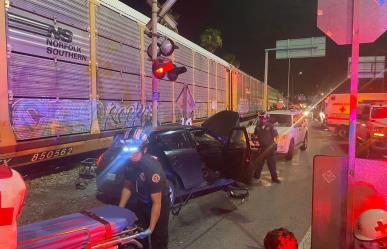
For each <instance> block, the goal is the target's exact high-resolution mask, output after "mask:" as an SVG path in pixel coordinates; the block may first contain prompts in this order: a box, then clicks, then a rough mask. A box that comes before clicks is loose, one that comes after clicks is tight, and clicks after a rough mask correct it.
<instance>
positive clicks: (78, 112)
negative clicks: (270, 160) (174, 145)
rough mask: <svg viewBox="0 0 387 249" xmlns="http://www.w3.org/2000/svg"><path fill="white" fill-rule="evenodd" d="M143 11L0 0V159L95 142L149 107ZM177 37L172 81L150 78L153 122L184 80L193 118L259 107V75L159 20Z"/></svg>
mask: <svg viewBox="0 0 387 249" xmlns="http://www.w3.org/2000/svg"><path fill="white" fill-rule="evenodd" d="M148 21H149V18H148V17H146V16H144V15H142V14H141V13H139V12H137V11H136V10H134V9H132V8H130V7H129V6H127V5H125V4H123V3H121V2H119V1H118V0H44V1H43V0H10V1H9V0H0V163H7V164H8V165H11V166H13V167H16V166H22V165H28V164H33V163H36V162H41V161H46V160H51V159H57V158H60V157H65V156H70V155H75V154H80V153H85V152H89V151H93V150H99V149H104V148H106V147H108V146H109V145H110V143H111V140H112V139H111V138H112V136H113V135H114V133H115V132H117V131H118V130H120V129H123V128H127V127H132V126H139V125H142V124H144V122H145V121H146V120H148V119H149V118H150V115H151V99H152V91H151V77H152V71H151V61H149V60H148V56H147V54H146V49H147V47H148V45H149V44H150V42H151V39H150V38H149V37H148V36H146V35H144V30H145V24H146V23H147V22H148ZM159 33H161V34H162V35H165V36H167V37H169V38H171V39H172V40H173V41H174V42H175V43H176V44H177V45H178V46H179V49H177V50H176V51H175V53H174V58H173V59H174V61H175V63H176V64H177V65H184V66H185V67H186V68H187V72H186V73H184V74H182V75H180V76H179V78H178V80H177V81H176V82H169V81H165V80H160V81H159V91H160V102H159V110H158V118H159V122H160V123H161V124H165V123H175V122H176V121H178V120H179V119H180V117H181V112H180V110H179V108H178V107H177V106H176V98H177V96H178V94H179V93H180V91H181V90H182V88H183V86H184V85H185V84H186V85H188V86H189V88H190V90H191V93H192V95H193V97H194V99H195V101H196V107H195V110H194V122H199V121H201V120H204V119H206V118H207V117H209V116H210V115H212V114H214V113H216V112H218V111H221V110H224V109H226V108H227V109H232V110H236V111H239V112H240V113H241V115H242V117H248V116H251V115H253V114H255V113H256V111H257V110H261V109H262V105H263V83H262V82H260V81H259V80H257V79H254V78H253V77H251V76H249V75H247V74H245V73H243V72H242V71H240V70H237V69H236V68H234V67H232V66H231V65H230V64H229V63H227V62H225V61H224V60H222V59H221V58H219V57H217V56H215V55H213V54H211V53H210V52H208V51H206V50H205V49H203V48H201V47H200V46H198V45H196V44H194V43H192V42H190V41H189V40H187V39H185V38H184V37H182V36H180V35H178V34H176V33H174V32H172V31H171V30H169V29H167V28H165V27H163V26H161V25H159Z"/></svg>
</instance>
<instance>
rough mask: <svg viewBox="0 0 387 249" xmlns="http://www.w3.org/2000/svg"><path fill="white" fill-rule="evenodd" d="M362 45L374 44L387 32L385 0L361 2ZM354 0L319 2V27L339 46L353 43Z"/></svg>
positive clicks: (322, 0)
mask: <svg viewBox="0 0 387 249" xmlns="http://www.w3.org/2000/svg"><path fill="white" fill-rule="evenodd" d="M359 4H360V6H359V10H360V13H359V25H360V27H359V28H360V31H359V39H360V43H371V42H374V41H375V40H376V39H377V38H378V37H379V36H381V35H382V34H383V33H384V32H385V31H386V30H387V4H386V3H385V0H362V1H360V2H359ZM352 9H353V0H319V1H318V10H317V26H318V27H319V29H321V31H323V32H324V33H325V34H326V35H327V36H328V37H330V38H331V39H332V40H333V41H335V42H336V43H337V44H338V45H346V44H351V42H352V15H353V12H352Z"/></svg>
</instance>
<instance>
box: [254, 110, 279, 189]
mask: <svg viewBox="0 0 387 249" xmlns="http://www.w3.org/2000/svg"><path fill="white" fill-rule="evenodd" d="M254 136H255V139H256V140H257V141H258V143H259V147H260V150H261V153H260V155H259V157H258V158H257V160H256V161H257V163H258V164H257V168H256V171H255V174H254V177H255V178H256V179H259V178H261V172H262V168H263V165H264V164H265V161H267V165H268V167H269V171H270V175H271V180H272V181H273V182H274V183H280V182H281V181H280V180H279V179H278V175H277V168H276V155H275V153H276V151H277V144H276V141H275V140H276V139H277V136H278V132H277V130H276V129H275V127H274V125H273V124H272V123H270V122H269V115H268V114H267V113H266V112H261V113H260V114H259V122H258V124H257V126H256V127H255V130H254Z"/></svg>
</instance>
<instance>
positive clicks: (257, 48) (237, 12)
mask: <svg viewBox="0 0 387 249" xmlns="http://www.w3.org/2000/svg"><path fill="white" fill-rule="evenodd" d="M121 1H122V2H125V3H126V4H128V5H129V6H131V7H132V8H134V9H136V10H138V11H140V12H142V13H144V14H146V15H147V16H150V7H149V6H148V5H147V4H146V0H121ZM173 10H174V11H175V12H177V13H178V14H180V15H181V17H180V19H179V20H178V23H179V26H178V29H179V33H180V34H181V35H182V36H184V37H186V38H188V39H189V40H191V41H193V42H195V43H197V44H200V34H201V32H202V31H203V30H204V29H206V28H208V27H213V28H217V29H219V30H220V31H221V32H222V36H223V48H222V49H220V50H218V51H216V52H215V54H216V55H218V56H220V57H222V55H224V54H225V53H228V52H229V53H233V54H235V55H236V56H237V58H238V59H239V60H240V62H241V67H240V69H241V70H243V71H245V72H246V73H248V74H250V75H252V76H254V77H256V78H258V79H260V80H262V81H263V78H264V77H263V76H264V49H265V48H273V47H275V42H276V40H285V39H298V38H307V37H318V36H323V33H322V32H321V31H320V30H319V29H318V28H317V18H316V13H317V0H239V1H235V0H179V1H178V2H177V3H176V4H175V5H174V7H173ZM360 53H361V56H376V55H387V34H384V35H383V36H382V37H380V38H379V39H378V40H377V42H376V43H375V44H372V45H362V46H361V50H360ZM350 54H351V47H350V46H337V45H335V43H334V42H333V41H331V40H330V39H328V38H327V52H326V57H321V58H309V59H294V60H292V62H291V73H292V75H293V82H294V94H297V93H304V94H312V93H314V92H316V91H317V90H318V88H322V89H324V88H329V87H330V86H333V85H336V84H337V83H338V82H340V81H341V80H343V79H344V78H346V75H347V61H348V57H350ZM269 70H270V71H269V84H270V85H272V86H273V87H275V88H277V89H279V90H281V91H283V92H284V93H285V94H286V91H287V90H286V89H287V78H288V75H287V72H288V60H276V59H275V55H274V53H272V55H271V56H270V62H269ZM300 71H302V75H299V72H300Z"/></svg>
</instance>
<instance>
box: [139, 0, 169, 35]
mask: <svg viewBox="0 0 387 249" xmlns="http://www.w3.org/2000/svg"><path fill="white" fill-rule="evenodd" d="M176 1H177V0H167V1H166V2H165V3H164V4H163V6H161V7H160V6H158V11H157V12H158V18H157V22H159V21H160V20H164V21H165V22H166V23H168V25H169V26H170V27H171V28H172V29H176V28H177V22H176V21H175V19H173V17H172V16H171V15H169V14H167V12H168V11H169V10H170V9H171V8H172V6H173V5H174V4H175V3H176ZM147 3H148V4H149V5H150V6H152V0H147ZM146 27H147V28H148V29H149V30H151V29H152V22H151V21H149V22H148V23H147V24H146Z"/></svg>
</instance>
